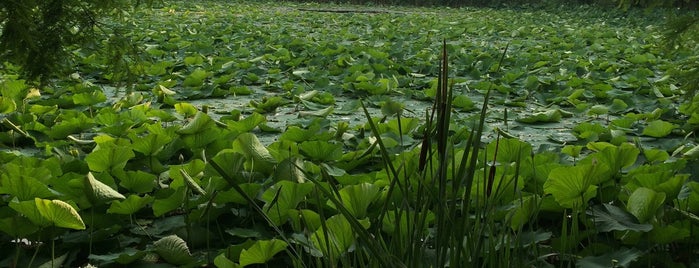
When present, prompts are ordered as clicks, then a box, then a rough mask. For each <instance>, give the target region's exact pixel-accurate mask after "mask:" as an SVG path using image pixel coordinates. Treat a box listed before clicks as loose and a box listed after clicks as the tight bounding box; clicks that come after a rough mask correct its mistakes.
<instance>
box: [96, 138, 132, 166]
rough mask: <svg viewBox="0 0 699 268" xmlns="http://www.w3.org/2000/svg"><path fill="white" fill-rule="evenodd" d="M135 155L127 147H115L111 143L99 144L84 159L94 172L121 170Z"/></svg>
mask: <svg viewBox="0 0 699 268" xmlns="http://www.w3.org/2000/svg"><path fill="white" fill-rule="evenodd" d="M135 156H136V154H134V152H133V151H132V150H131V148H129V147H127V146H121V145H117V144H115V143H114V142H112V141H107V142H103V143H99V145H98V146H97V147H95V149H94V150H93V151H92V152H91V153H90V154H88V155H87V156H86V157H85V162H87V166H88V167H90V170H92V171H96V172H104V171H107V172H109V171H113V170H123V169H124V166H126V162H128V161H129V160H130V159H131V158H134V157H135Z"/></svg>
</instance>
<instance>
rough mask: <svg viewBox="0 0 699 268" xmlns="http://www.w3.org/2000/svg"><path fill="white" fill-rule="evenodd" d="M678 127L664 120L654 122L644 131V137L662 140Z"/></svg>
mask: <svg viewBox="0 0 699 268" xmlns="http://www.w3.org/2000/svg"><path fill="white" fill-rule="evenodd" d="M675 128H677V125H675V124H673V123H670V122H666V121H663V120H653V121H651V122H649V123H648V125H647V126H646V128H644V129H643V135H646V136H651V137H654V138H662V137H665V136H667V135H670V133H672V130H674V129H675Z"/></svg>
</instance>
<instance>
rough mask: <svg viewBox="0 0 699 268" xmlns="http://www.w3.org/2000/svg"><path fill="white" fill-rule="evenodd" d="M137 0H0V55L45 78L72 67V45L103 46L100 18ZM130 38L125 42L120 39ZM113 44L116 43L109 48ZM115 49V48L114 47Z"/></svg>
mask: <svg viewBox="0 0 699 268" xmlns="http://www.w3.org/2000/svg"><path fill="white" fill-rule="evenodd" d="M138 2H140V1H138V0H2V1H0V31H1V33H0V58H2V59H3V60H5V61H7V62H9V63H11V64H14V65H17V66H19V68H20V69H21V72H22V73H23V75H25V76H26V78H27V79H29V80H34V81H40V82H42V83H45V82H47V81H48V80H49V79H50V78H51V77H52V76H56V75H60V74H65V72H66V71H70V66H71V65H72V64H71V61H72V60H73V57H72V53H71V52H70V51H69V50H68V48H69V47H70V46H80V47H82V46H85V47H91V48H99V47H101V46H99V45H97V46H91V45H88V44H90V43H92V44H93V45H94V44H95V41H97V39H98V38H95V36H99V35H104V34H105V26H104V24H102V23H101V22H100V19H102V18H104V17H105V16H119V15H120V14H121V12H122V10H125V9H128V8H132V7H134V6H137V5H138ZM120 43H124V44H125V43H127V42H120ZM110 49H113V48H110ZM112 52H113V51H112Z"/></svg>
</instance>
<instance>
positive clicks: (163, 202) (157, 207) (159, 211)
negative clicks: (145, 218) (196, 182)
mask: <svg viewBox="0 0 699 268" xmlns="http://www.w3.org/2000/svg"><path fill="white" fill-rule="evenodd" d="M185 189H186V188H185V187H180V188H178V189H177V190H174V191H172V190H171V191H172V193H171V194H170V195H169V196H167V197H165V198H158V199H156V200H155V201H153V215H155V216H156V217H160V216H162V215H163V214H165V213H168V212H170V211H173V210H175V209H177V208H179V207H180V206H182V202H183V201H184V199H185V198H186V191H185Z"/></svg>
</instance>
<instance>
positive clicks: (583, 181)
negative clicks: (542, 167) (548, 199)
mask: <svg viewBox="0 0 699 268" xmlns="http://www.w3.org/2000/svg"><path fill="white" fill-rule="evenodd" d="M594 168H595V167H594V166H593V165H579V166H573V167H559V168H555V169H553V170H551V172H550V173H549V177H548V179H547V180H546V182H545V183H544V193H546V194H551V195H553V197H554V198H555V199H556V202H558V204H559V205H561V206H562V207H565V208H580V206H583V205H584V204H586V203H587V201H588V200H590V199H591V198H593V197H594V196H596V195H597V191H596V189H597V186H595V185H592V184H591V181H592V178H591V177H590V176H589V174H591V171H592V170H594Z"/></svg>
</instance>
